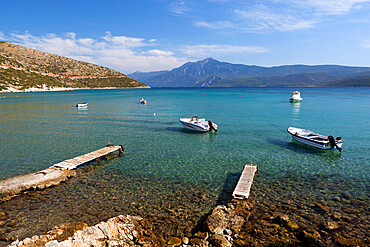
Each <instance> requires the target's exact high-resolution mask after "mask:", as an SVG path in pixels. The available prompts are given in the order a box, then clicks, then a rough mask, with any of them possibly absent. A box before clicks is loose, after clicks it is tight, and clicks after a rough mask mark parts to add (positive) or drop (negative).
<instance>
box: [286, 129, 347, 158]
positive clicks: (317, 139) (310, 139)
mask: <svg viewBox="0 0 370 247" xmlns="http://www.w3.org/2000/svg"><path fill="white" fill-rule="evenodd" d="M287 131H288V133H289V134H291V135H292V137H293V139H294V140H296V141H297V142H300V143H303V144H306V145H309V146H312V147H315V148H319V149H322V150H333V149H338V150H339V152H341V151H342V144H343V141H342V140H341V137H337V138H335V139H334V137H333V136H324V135H320V134H317V133H315V132H313V131H310V130H305V129H300V128H296V127H289V128H288V130H287Z"/></svg>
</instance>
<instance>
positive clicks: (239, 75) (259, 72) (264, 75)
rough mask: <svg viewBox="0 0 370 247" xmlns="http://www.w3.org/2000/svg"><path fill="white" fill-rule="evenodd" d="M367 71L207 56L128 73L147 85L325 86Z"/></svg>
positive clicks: (366, 68)
mask: <svg viewBox="0 0 370 247" xmlns="http://www.w3.org/2000/svg"><path fill="white" fill-rule="evenodd" d="M367 73H369V74H370V67H350V66H340V65H315V66H309V65H284V66H276V67H262V66H254V65H253V66H250V65H243V64H231V63H225V62H220V61H217V60H215V59H212V58H207V59H204V60H202V61H197V62H188V63H185V64H183V65H182V66H180V67H178V68H175V69H173V70H171V71H158V72H147V73H141V72H135V73H134V74H130V75H129V76H131V77H132V78H134V79H137V80H139V81H142V82H144V83H146V84H148V85H149V86H151V87H277V86H327V85H330V83H332V82H334V81H341V80H351V78H352V76H354V77H356V76H361V75H362V76H366V75H368V74H367ZM369 77H370V76H369ZM369 86H370V85H369Z"/></svg>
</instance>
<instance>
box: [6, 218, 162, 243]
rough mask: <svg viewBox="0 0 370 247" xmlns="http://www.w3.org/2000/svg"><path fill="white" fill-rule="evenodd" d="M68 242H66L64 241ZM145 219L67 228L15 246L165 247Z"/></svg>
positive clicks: (119, 219) (121, 220) (118, 220)
mask: <svg viewBox="0 0 370 247" xmlns="http://www.w3.org/2000/svg"><path fill="white" fill-rule="evenodd" d="M63 239H64V240H63ZM164 245H165V243H164V241H163V240H162V238H160V237H158V236H157V235H156V234H155V233H154V232H153V231H152V228H151V225H150V224H149V223H148V221H146V220H145V219H143V218H141V217H137V216H130V215H127V216H122V215H120V216H117V217H114V218H111V219H109V220H108V221H106V222H101V223H99V224H97V225H95V226H91V227H87V226H86V225H84V224H83V223H80V225H77V227H76V226H75V227H72V228H71V227H67V226H65V225H63V226H60V227H57V228H55V229H53V230H51V231H49V232H48V233H47V234H46V235H41V236H33V237H32V238H26V239H24V240H23V241H15V242H13V243H12V244H11V245H10V246H11V247H36V246H45V247H85V246H86V247H103V246H104V247H105V246H147V247H150V246H153V247H155V246H164Z"/></svg>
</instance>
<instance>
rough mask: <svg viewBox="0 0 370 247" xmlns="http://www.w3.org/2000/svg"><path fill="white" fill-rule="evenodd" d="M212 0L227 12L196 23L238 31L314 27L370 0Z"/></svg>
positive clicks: (291, 29)
mask: <svg viewBox="0 0 370 247" xmlns="http://www.w3.org/2000/svg"><path fill="white" fill-rule="evenodd" d="M208 1H210V2H212V3H213V4H218V8H217V9H218V11H220V13H224V14H222V15H220V14H219V16H220V18H219V20H216V21H215V20H212V21H207V20H203V21H196V22H194V25H195V26H198V27H203V28H208V29H215V30H216V29H217V30H230V31H232V30H234V31H238V32H239V31H246V32H255V31H269V30H277V31H293V30H301V29H307V28H312V27H315V26H317V25H318V24H319V23H322V22H324V21H327V20H330V19H334V18H337V17H338V16H341V15H345V14H349V13H351V12H353V11H355V10H359V9H361V8H364V7H366V4H369V3H370V0H307V1H302V0H261V1H241V0H234V1H222V0H208ZM367 6H370V4H369V5H367Z"/></svg>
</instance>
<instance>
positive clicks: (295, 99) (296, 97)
mask: <svg viewBox="0 0 370 247" xmlns="http://www.w3.org/2000/svg"><path fill="white" fill-rule="evenodd" d="M301 101H302V98H301V93H300V92H298V91H294V92H293V93H292V96H290V102H293V103H294V102H301Z"/></svg>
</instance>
